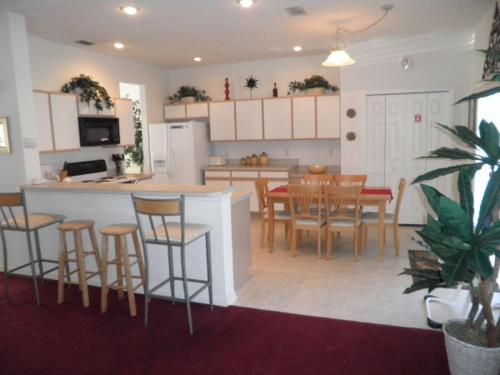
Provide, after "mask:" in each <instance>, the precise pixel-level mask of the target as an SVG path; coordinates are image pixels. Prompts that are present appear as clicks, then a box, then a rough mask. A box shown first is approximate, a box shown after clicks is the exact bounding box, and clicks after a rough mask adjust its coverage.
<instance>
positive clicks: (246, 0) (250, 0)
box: [238, 0, 255, 8]
mask: <svg viewBox="0 0 500 375" xmlns="http://www.w3.org/2000/svg"><path fill="white" fill-rule="evenodd" d="M254 3H255V1H254V0H238V4H240V5H241V6H242V7H243V8H250V7H251V6H252V5H253V4H254Z"/></svg>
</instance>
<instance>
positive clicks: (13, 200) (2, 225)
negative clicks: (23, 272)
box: [0, 191, 64, 305]
mask: <svg viewBox="0 0 500 375" xmlns="http://www.w3.org/2000/svg"><path fill="white" fill-rule="evenodd" d="M2 198H4V199H5V200H6V201H7V203H4V204H2V203H0V214H1V219H3V220H4V222H2V221H1V219H0V237H1V240H2V249H3V266H4V280H3V284H4V296H5V299H7V300H8V299H9V281H8V279H9V274H10V273H14V272H16V271H19V270H20V269H23V268H26V267H28V266H29V267H30V268H31V277H32V279H33V286H34V289H35V300H36V304H37V305H40V293H39V291H38V280H37V279H38V278H40V280H41V282H42V283H43V276H44V275H46V274H48V273H50V272H53V271H55V270H57V269H58V267H57V266H56V267H54V268H50V269H48V270H44V269H43V263H54V264H58V263H59V262H58V261H57V260H52V259H44V258H42V254H41V250H40V237H39V234H38V231H39V230H40V229H43V228H45V227H48V226H50V225H54V224H60V223H62V222H63V221H64V216H62V215H53V216H55V217H56V216H59V217H60V220H57V221H55V222H50V223H48V224H45V225H41V226H38V227H37V228H36V229H30V223H29V215H28V209H27V207H26V196H25V194H24V191H23V192H21V193H0V201H2V200H3V199H2ZM9 201H10V202H9ZM13 207H22V214H23V216H24V222H25V227H22V226H21V225H19V223H18V222H17V219H16V215H15V214H14V211H13V210H12V208H13ZM33 214H36V213H32V215H33ZM40 215H50V214H40ZM12 223H13V225H12ZM6 231H14V232H25V233H26V240H27V243H28V257H29V262H28V263H25V264H23V265H21V266H18V267H15V268H12V269H10V270H9V269H8V255H7V240H6V238H5V233H4V232H6ZM31 232H34V237H35V251H36V256H37V259H36V260H35V258H34V256H33V242H32V240H31ZM35 263H38V271H39V273H38V274H37V272H36V270H35Z"/></svg>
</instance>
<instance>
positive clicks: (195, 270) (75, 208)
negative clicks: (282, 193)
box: [9, 182, 250, 306]
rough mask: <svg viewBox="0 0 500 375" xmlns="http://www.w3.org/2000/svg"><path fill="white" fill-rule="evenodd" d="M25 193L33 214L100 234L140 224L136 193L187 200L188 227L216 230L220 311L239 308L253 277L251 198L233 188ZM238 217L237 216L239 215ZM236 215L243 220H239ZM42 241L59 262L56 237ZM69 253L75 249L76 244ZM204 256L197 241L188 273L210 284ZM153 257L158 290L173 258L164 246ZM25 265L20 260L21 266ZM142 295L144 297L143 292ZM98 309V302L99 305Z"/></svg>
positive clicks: (85, 187) (165, 290)
mask: <svg viewBox="0 0 500 375" xmlns="http://www.w3.org/2000/svg"><path fill="white" fill-rule="evenodd" d="M21 189H22V190H24V192H25V194H26V201H27V207H28V211H29V212H47V213H54V214H60V215H64V216H65V217H66V220H77V219H87V220H93V221H94V222H95V229H96V232H97V233H99V229H100V228H101V227H103V226H106V225H110V224H116V223H136V216H135V211H134V207H133V203H132V199H131V194H132V193H135V194H137V195H139V196H140V197H146V198H148V197H149V198H169V197H170V198H171V197H178V196H179V195H181V194H182V195H184V196H185V199H186V201H185V221H186V222H187V223H199V224H206V225H209V226H210V227H211V247H212V268H213V292H214V303H215V304H217V305H220V306H227V305H229V304H231V303H233V302H234V300H235V298H236V292H235V289H236V288H237V287H238V286H240V285H242V283H244V281H246V279H247V278H248V277H249V273H248V270H249V267H250V254H246V253H247V252H249V251H250V213H249V196H250V194H249V193H242V192H238V193H235V194H234V196H233V192H232V189H231V188H227V187H221V186H204V185H166V184H154V183H144V182H143V183H139V184H106V183H93V182H90V183H83V182H70V183H48V184H42V185H24V186H22V187H21ZM236 212H237V215H234V213H236ZM233 215H234V216H237V217H234V218H233ZM247 232H248V233H247ZM234 234H238V235H239V236H240V238H238V239H237V240H236V241H235V240H233V235H234ZM40 239H41V242H42V252H43V253H44V254H43V256H44V258H49V259H57V248H58V244H57V233H56V231H55V230H45V231H42V232H41V233H40ZM89 245H90V244H89V243H85V244H84V246H85V247H86V248H88V247H89ZM69 247H70V248H71V247H72V244H71V243H70V244H69ZM204 251H205V250H204V240H203V238H201V239H198V240H195V241H194V242H193V243H191V244H190V245H189V246H188V247H187V248H186V261H187V273H188V275H190V277H192V278H194V279H204V278H206V265H205V263H206V262H205V256H204ZM19 253H23V254H25V253H24V252H19ZM148 253H149V254H150V283H151V285H155V284H156V283H157V282H159V281H161V280H163V279H165V278H166V277H167V275H168V273H167V272H168V256H167V255H168V254H167V251H166V249H164V248H163V247H161V246H159V245H151V248H150V251H149V252H148ZM174 254H175V255H174V262H173V263H174V266H175V265H178V264H179V262H178V261H177V260H178V257H179V250H174ZM89 258H90V257H89ZM21 261H22V260H17V262H21ZM9 262H11V260H9ZM12 262H14V263H15V262H16V260H15V259H13V260H12ZM13 265H14V264H13ZM87 267H88V269H89V270H92V269H95V267H96V265H95V263H92V261H91V260H90V259H89V261H88V264H87ZM174 273H176V274H177V275H178V274H179V270H178V269H177V270H176V272H174ZM50 277H51V278H56V277H57V275H56V274H55V273H53V274H51V275H49V278H50ZM114 278H115V275H113V274H110V279H114ZM95 280H96V281H95V283H96V284H95V285H98V279H95ZM235 284H236V287H235ZM193 288H194V286H193ZM193 290H194V289H193ZM138 292H142V288H140V289H139V290H138ZM182 293H183V291H182V285H181V283H179V285H176V294H177V295H182ZM158 294H160V295H164V296H169V295H170V289H169V287H168V285H167V286H164V287H162V288H161V289H160V290H159V291H158ZM54 298H55V297H54ZM194 301H195V302H201V303H207V302H208V293H207V291H206V290H205V291H204V292H202V293H201V294H200V295H198V296H197V297H196V298H195V300H194ZM91 303H92V301H91ZM94 303H98V302H97V301H94Z"/></svg>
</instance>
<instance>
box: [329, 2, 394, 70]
mask: <svg viewBox="0 0 500 375" xmlns="http://www.w3.org/2000/svg"><path fill="white" fill-rule="evenodd" d="M393 8H394V5H392V4H388V5H384V6H382V11H383V12H384V13H383V14H382V16H381V17H379V18H378V19H377V20H376V21H375V22H373V23H371V24H369V25H368V26H366V27H364V28H362V29H360V30H356V31H352V30H348V29H346V28H345V27H342V26H337V31H336V32H335V36H334V45H333V48H332V49H331V50H330V54H329V55H328V57H327V58H326V60H325V61H323V62H322V63H321V65H323V66H326V67H340V66H348V65H352V64H354V63H356V60H354V59H353V58H352V57H351V56H349V54H348V53H347V51H346V49H345V45H344V42H343V40H342V34H343V33H345V34H358V33H361V32H363V31H366V30H368V29H371V28H372V27H374V26H375V25H377V24H378V23H380V22H381V21H382V20H383V19H384V18H385V17H386V16H387V15H388V14H389V12H390V11H391V10H392V9H393Z"/></svg>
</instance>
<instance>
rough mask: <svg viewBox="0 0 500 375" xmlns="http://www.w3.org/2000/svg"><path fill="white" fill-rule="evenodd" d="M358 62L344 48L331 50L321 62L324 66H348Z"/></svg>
mask: <svg viewBox="0 0 500 375" xmlns="http://www.w3.org/2000/svg"><path fill="white" fill-rule="evenodd" d="M355 62H356V60H354V59H353V58H351V56H349V54H348V53H347V52H346V51H345V50H343V49H335V50H332V51H330V54H329V55H328V57H327V58H326V60H325V61H323V62H322V63H321V65H323V66H327V67H335V66H347V65H352V64H354V63H355Z"/></svg>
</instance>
